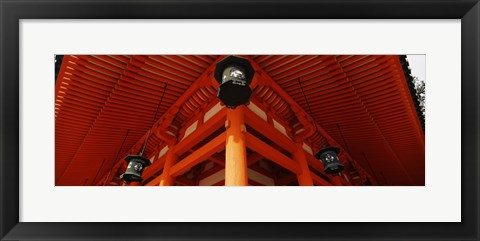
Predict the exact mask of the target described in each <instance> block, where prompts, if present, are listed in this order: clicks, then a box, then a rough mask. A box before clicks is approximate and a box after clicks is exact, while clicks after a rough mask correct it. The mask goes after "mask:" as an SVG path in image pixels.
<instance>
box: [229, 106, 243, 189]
mask: <svg viewBox="0 0 480 241" xmlns="http://www.w3.org/2000/svg"><path fill="white" fill-rule="evenodd" d="M243 108H245V107H244V106H239V107H237V108H236V109H228V110H227V120H226V122H225V128H226V129H227V131H226V134H227V140H226V146H225V186H247V185H248V176H247V150H246V142H245V134H244V133H245V132H246V127H245V118H244V111H243Z"/></svg>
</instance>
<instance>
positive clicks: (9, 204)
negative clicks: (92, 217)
mask: <svg viewBox="0 0 480 241" xmlns="http://www.w3.org/2000/svg"><path fill="white" fill-rule="evenodd" d="M0 15H1V29H0V31H1V32H0V36H1V45H0V53H1V56H0V66H1V67H0V68H1V69H0V72H1V79H0V91H1V109H0V120H1V125H0V133H1V139H0V171H1V184H0V193H1V194H0V199H1V206H0V215H1V225H0V237H1V240H25V239H30V240H53V239H55V240H73V239H75V240H106V239H109V240H199V239H202V240H210V239H212V240H213V239H215V240H233V239H235V240H267V239H270V240H340V239H341V240H359V239H363V240H383V239H388V240H425V239H430V240H443V239H444V240H446V239H448V240H479V230H478V227H479V222H478V219H479V208H478V203H479V185H478V183H479V173H480V172H479V165H478V160H479V159H478V151H477V149H478V143H479V142H478V139H479V133H478V131H479V129H478V124H479V119H478V116H479V109H478V107H479V105H478V104H479V93H480V91H479V66H480V63H479V58H480V54H479V53H480V48H479V47H480V46H479V45H480V42H479V36H480V27H479V26H480V25H479V23H480V18H479V17H480V4H479V3H478V0H460V1H455V0H421V1H416V0H381V1H380V0H358V1H350V0H337V1H332V0H329V1H328V0H325V1H323V0H311V1H308V0H303V1H295V0H276V1H273V0H258V1H250V0H234V1H221V0H198V1H192V0H177V1H173V0H142V1H134V0H124V1H122V0H119V1H108V0H99V1H88V0H85V1H79V0H63V1H57V0H39V1H31V0H0ZM164 18H166V19H196V18H199V19H203V18H208V19H234V18H242V19H244V18H247V19H265V18H274V19H282V18H285V19H365V18H367V19H461V24H462V26H461V44H462V46H461V55H462V57H461V60H462V68H461V75H462V83H461V88H462V91H461V94H462V96H461V101H462V107H461V112H462V114H461V118H462V128H461V131H462V133H461V135H462V138H461V140H462V154H461V158H462V167H461V175H462V176H461V182H462V190H461V192H462V201H461V205H462V210H461V215H462V222H460V223H25V222H19V20H20V19H164ZM447 47H448V46H446V48H447ZM319 208H322V207H319ZM439 211H441V210H439Z"/></svg>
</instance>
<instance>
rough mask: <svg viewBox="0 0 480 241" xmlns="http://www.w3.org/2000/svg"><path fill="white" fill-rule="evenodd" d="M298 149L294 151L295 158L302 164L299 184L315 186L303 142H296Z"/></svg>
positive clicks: (298, 176)
mask: <svg viewBox="0 0 480 241" xmlns="http://www.w3.org/2000/svg"><path fill="white" fill-rule="evenodd" d="M296 147H297V148H296V150H295V152H294V153H293V159H294V160H295V161H297V162H298V164H299V165H300V170H301V173H300V174H297V180H298V185H300V186H313V180H312V175H310V169H309V168H308V163H307V157H306V156H305V152H304V150H303V147H302V144H301V143H297V144H296Z"/></svg>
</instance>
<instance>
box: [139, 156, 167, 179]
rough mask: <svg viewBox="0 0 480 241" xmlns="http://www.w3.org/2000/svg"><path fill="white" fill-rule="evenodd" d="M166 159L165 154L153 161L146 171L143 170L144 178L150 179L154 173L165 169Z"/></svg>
mask: <svg viewBox="0 0 480 241" xmlns="http://www.w3.org/2000/svg"><path fill="white" fill-rule="evenodd" d="M165 160H166V155H163V156H162V157H160V158H159V159H157V160H156V161H154V162H153V163H152V165H150V166H149V167H147V168H145V171H144V172H143V175H142V178H143V179H144V180H147V179H149V178H150V177H151V176H152V175H155V174H156V173H158V172H160V171H161V170H162V169H163V166H164V165H165Z"/></svg>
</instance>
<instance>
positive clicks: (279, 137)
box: [245, 108, 295, 153]
mask: <svg viewBox="0 0 480 241" xmlns="http://www.w3.org/2000/svg"><path fill="white" fill-rule="evenodd" d="M245 122H246V123H247V125H249V126H251V127H252V128H253V129H255V130H256V131H258V132H259V133H260V134H262V135H264V136H265V137H267V138H268V139H270V140H271V141H273V142H274V143H276V144H277V145H279V146H280V147H281V148H283V149H285V150H287V151H288V152H290V153H293V152H294V151H295V142H293V141H292V140H290V139H288V137H286V136H285V135H284V134H282V133H281V132H280V131H278V130H277V129H275V127H273V126H272V125H270V124H268V123H267V122H265V121H264V120H263V119H262V118H260V117H258V116H257V114H255V113H254V112H253V111H251V110H250V109H248V108H245Z"/></svg>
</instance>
